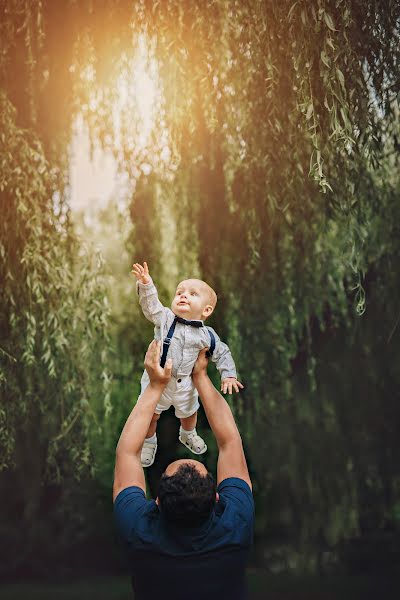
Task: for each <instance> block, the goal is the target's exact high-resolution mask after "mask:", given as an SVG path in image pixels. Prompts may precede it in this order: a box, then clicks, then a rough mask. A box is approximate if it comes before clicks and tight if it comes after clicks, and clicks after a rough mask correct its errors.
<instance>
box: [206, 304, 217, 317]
mask: <svg viewBox="0 0 400 600" xmlns="http://www.w3.org/2000/svg"><path fill="white" fill-rule="evenodd" d="M213 311H214V307H213V306H211V304H207V306H205V307H204V309H203V317H204V318H205V319H207V318H208V317H209V316H210V315H211V314H212V313H213Z"/></svg>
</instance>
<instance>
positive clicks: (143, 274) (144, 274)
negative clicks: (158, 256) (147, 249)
mask: <svg viewBox="0 0 400 600" xmlns="http://www.w3.org/2000/svg"><path fill="white" fill-rule="evenodd" d="M132 273H133V274H134V275H135V277H136V279H137V280H138V281H140V282H141V283H143V284H144V285H146V284H147V283H150V281H151V277H150V273H149V267H148V266H147V262H144V263H143V266H142V265H141V264H140V263H135V264H134V265H132Z"/></svg>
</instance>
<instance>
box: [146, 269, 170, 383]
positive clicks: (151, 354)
mask: <svg viewBox="0 0 400 600" xmlns="http://www.w3.org/2000/svg"><path fill="white" fill-rule="evenodd" d="M144 264H146V263H144ZM160 353H161V342H157V341H156V340H153V341H152V342H151V344H150V346H149V348H148V350H147V352H146V356H145V358H144V366H145V369H146V371H147V373H148V376H149V378H150V385H152V386H153V387H163V388H164V387H165V386H166V385H167V383H168V381H169V380H170V379H171V370H172V360H171V359H170V358H169V359H168V360H167V362H166V363H165V367H164V368H162V367H161V365H160Z"/></svg>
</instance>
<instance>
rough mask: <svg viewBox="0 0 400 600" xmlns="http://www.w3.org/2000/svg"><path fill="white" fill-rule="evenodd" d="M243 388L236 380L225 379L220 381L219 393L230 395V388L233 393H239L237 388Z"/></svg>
mask: <svg viewBox="0 0 400 600" xmlns="http://www.w3.org/2000/svg"><path fill="white" fill-rule="evenodd" d="M243 387H244V386H243V385H242V384H241V383H240V381H238V380H237V379H236V377H225V379H223V380H222V381H221V392H222V393H223V394H226V392H228V394H232V388H233V389H234V390H235V392H239V391H240V390H239V388H240V389H243Z"/></svg>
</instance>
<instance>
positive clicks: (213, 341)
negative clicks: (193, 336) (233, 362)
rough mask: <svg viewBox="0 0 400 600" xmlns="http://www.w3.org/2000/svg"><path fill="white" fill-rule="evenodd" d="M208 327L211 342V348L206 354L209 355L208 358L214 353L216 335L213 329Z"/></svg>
mask: <svg viewBox="0 0 400 600" xmlns="http://www.w3.org/2000/svg"><path fill="white" fill-rule="evenodd" d="M207 329H208V333H209V334H210V340H211V344H210V348H209V349H208V350H207V353H206V356H207V358H210V357H211V356H212V355H213V352H214V350H215V335H214V334H213V332H212V331H211V329H210V328H209V327H207Z"/></svg>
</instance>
